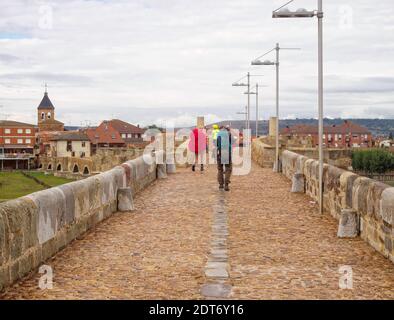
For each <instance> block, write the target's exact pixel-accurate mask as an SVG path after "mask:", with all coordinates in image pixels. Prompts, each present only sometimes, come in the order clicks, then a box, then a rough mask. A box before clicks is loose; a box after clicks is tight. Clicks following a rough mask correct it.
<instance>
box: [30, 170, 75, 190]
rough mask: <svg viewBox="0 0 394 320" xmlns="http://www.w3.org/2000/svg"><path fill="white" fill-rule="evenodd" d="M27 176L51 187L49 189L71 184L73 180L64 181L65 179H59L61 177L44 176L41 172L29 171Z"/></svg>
mask: <svg viewBox="0 0 394 320" xmlns="http://www.w3.org/2000/svg"><path fill="white" fill-rule="evenodd" d="M29 175H31V176H32V177H35V178H37V179H38V180H40V181H42V182H44V183H45V184H47V185H49V186H51V187H56V186H60V185H62V184H65V183H69V182H72V181H74V180H71V179H66V178H61V177H55V176H54V175H51V174H50V175H45V174H44V173H43V172H37V171H31V172H29Z"/></svg>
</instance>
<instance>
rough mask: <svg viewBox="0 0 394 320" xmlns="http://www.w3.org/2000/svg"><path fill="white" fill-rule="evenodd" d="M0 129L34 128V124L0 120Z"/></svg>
mask: <svg viewBox="0 0 394 320" xmlns="http://www.w3.org/2000/svg"><path fill="white" fill-rule="evenodd" d="M0 127H2V128H3V127H28V128H35V127H36V126H35V125H34V124H30V123H24V122H18V121H11V120H0Z"/></svg>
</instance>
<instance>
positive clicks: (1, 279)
mask: <svg viewBox="0 0 394 320" xmlns="http://www.w3.org/2000/svg"><path fill="white" fill-rule="evenodd" d="M10 283H11V281H10V269H9V267H8V266H1V265H0V292H1V291H2V290H4V289H5V288H6V287H7V286H8V285H10Z"/></svg>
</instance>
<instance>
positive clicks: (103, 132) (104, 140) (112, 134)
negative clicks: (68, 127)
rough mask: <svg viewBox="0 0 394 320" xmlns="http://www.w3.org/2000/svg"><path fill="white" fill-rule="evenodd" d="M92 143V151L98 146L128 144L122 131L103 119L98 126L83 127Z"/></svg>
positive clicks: (116, 146)
mask: <svg viewBox="0 0 394 320" xmlns="http://www.w3.org/2000/svg"><path fill="white" fill-rule="evenodd" d="M82 132H84V133H86V134H87V135H88V137H89V140H90V143H91V144H92V152H93V153H94V152H95V150H96V149H97V148H114V147H115V148H118V147H125V146H126V144H125V142H124V140H123V139H122V137H121V135H120V133H119V132H118V131H116V130H115V129H114V128H113V127H112V126H110V125H109V124H108V121H103V122H102V123H101V124H100V125H99V126H98V127H93V128H87V129H83V130H82Z"/></svg>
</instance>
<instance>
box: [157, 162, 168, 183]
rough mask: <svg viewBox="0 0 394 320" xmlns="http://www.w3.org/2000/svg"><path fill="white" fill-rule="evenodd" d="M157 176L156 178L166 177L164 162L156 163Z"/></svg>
mask: <svg viewBox="0 0 394 320" xmlns="http://www.w3.org/2000/svg"><path fill="white" fill-rule="evenodd" d="M157 178H158V179H165V178H167V166H166V164H165V163H163V164H158V165H157Z"/></svg>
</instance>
